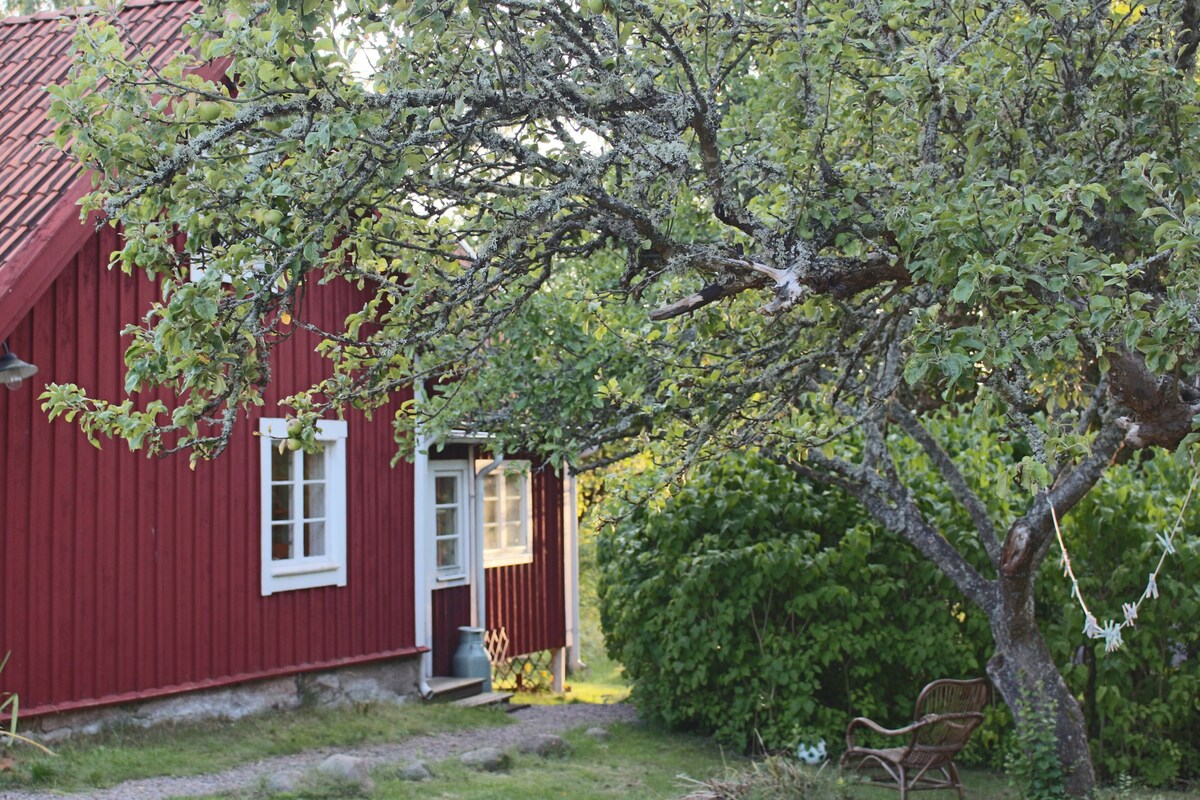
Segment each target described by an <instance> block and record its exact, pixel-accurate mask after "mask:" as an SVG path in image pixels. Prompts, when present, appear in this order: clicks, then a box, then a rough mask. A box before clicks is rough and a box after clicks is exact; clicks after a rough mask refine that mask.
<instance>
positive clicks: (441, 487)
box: [433, 467, 470, 581]
mask: <svg viewBox="0 0 1200 800" xmlns="http://www.w3.org/2000/svg"><path fill="white" fill-rule="evenodd" d="M466 481H467V471H466V470H465V469H464V468H462V467H435V468H434V470H433V526H434V528H433V537H434V547H435V550H436V558H437V576H438V579H439V580H443V581H445V580H454V579H457V578H462V577H465V576H466V574H467V561H468V559H467V541H468V537H467V536H466V533H467V530H468V529H467V525H468V523H469V521H470V516H469V515H470V508H469V507H468V505H467V486H466Z"/></svg>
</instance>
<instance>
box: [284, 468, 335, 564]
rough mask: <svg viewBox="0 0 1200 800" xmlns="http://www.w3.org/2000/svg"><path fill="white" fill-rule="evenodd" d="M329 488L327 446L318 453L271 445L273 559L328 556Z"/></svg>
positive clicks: (285, 559) (288, 559)
mask: <svg viewBox="0 0 1200 800" xmlns="http://www.w3.org/2000/svg"><path fill="white" fill-rule="evenodd" d="M328 491H329V485H328V481H327V480H326V474H325V447H324V445H322V446H321V448H320V449H319V450H317V451H316V452H315V453H306V452H304V451H302V450H295V451H292V450H288V449H287V448H286V445H285V447H284V448H282V449H280V448H279V447H274V448H272V449H271V560H272V561H291V560H296V559H302V558H313V557H316V556H324V555H325V554H326V552H327V550H328V547H327V546H326V542H325V536H326V531H327V529H326V523H327V522H328V518H327V517H326V512H327V506H326V504H325V496H326V494H327V493H328Z"/></svg>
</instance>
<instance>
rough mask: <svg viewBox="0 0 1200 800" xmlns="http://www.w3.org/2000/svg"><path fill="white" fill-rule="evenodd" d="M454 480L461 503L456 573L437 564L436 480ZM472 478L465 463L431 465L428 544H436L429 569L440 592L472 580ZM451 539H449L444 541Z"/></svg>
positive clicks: (431, 462)
mask: <svg viewBox="0 0 1200 800" xmlns="http://www.w3.org/2000/svg"><path fill="white" fill-rule="evenodd" d="M446 476H452V477H454V478H455V480H457V482H458V502H457V503H456V504H455V507H456V508H457V509H458V514H456V515H455V516H456V520H457V522H458V526H457V527H458V531H457V533H456V538H457V539H458V564H457V565H456V568H455V569H442V568H439V567H438V563H437V557H438V556H437V546H438V539H439V537H438V534H437V508H438V504H437V479H438V478H439V477H446ZM471 518H472V514H471V476H470V474H469V470H468V469H467V465H466V463H465V462H462V461H445V462H438V461H430V462H429V532H428V536H429V540H430V541H431V542H433V546H432V548H431V550H432V555H433V559H432V561H431V565H430V569H431V570H432V575H433V581H434V583H435V584H436V585H437V587H438V588H445V587H447V586H459V585H462V584H465V583H467V582H468V581H469V580H470V577H471V564H472V562H473V561H474V559H472V558H471V541H472V539H471ZM441 538H450V537H441Z"/></svg>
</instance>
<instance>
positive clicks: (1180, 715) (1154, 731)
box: [1038, 456, 1200, 786]
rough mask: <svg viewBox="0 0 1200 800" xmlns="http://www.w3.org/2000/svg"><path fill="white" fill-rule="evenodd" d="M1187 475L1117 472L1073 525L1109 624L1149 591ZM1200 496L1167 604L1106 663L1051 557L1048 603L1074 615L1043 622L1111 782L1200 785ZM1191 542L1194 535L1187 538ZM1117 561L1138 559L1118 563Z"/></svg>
mask: <svg viewBox="0 0 1200 800" xmlns="http://www.w3.org/2000/svg"><path fill="white" fill-rule="evenodd" d="M1191 474H1192V470H1191V469H1190V467H1187V466H1185V465H1180V464H1177V463H1175V462H1174V461H1173V460H1172V459H1170V458H1169V457H1163V456H1159V457H1156V458H1153V459H1149V460H1145V461H1135V462H1132V463H1128V464H1124V465H1122V466H1120V467H1118V468H1114V469H1111V470H1109V472H1108V473H1107V474H1106V476H1105V478H1104V479H1103V481H1102V482H1101V483H1100V485H1098V486H1097V487H1096V488H1095V489H1094V490H1093V491H1092V492H1091V493H1090V494H1088V496H1087V497H1086V498H1085V499H1084V501H1083V502H1082V503H1081V504H1080V506H1079V507H1078V508H1076V509H1075V511H1074V512H1072V514H1071V515H1070V516H1069V517H1068V518H1067V520H1066V524H1065V526H1064V535H1065V536H1066V540H1067V547H1068V548H1069V550H1070V552H1071V560H1072V562H1073V563H1074V565H1075V571H1076V573H1077V574H1078V575H1079V579H1080V586H1081V588H1082V590H1083V594H1084V597H1085V599H1086V600H1087V602H1088V606H1089V608H1090V609H1091V610H1092V612H1093V613H1094V614H1095V615H1096V616H1097V617H1098V618H1100V621H1101V622H1102V623H1103V621H1104V619H1106V618H1116V619H1118V620H1120V619H1121V618H1122V617H1121V604H1122V603H1127V602H1132V601H1134V600H1136V599H1137V598H1138V597H1139V596H1140V595H1141V594H1142V592H1143V591H1144V589H1145V587H1146V578H1147V575H1148V574H1149V573H1150V572H1151V570H1153V569H1154V565H1155V564H1156V563H1157V561H1158V557H1159V555H1160V553H1161V552H1162V550H1161V547H1159V545H1158V544H1157V543H1156V542H1155V536H1156V535H1157V534H1160V533H1162V532H1164V531H1166V530H1167V529H1168V528H1169V527H1170V526H1171V525H1172V524H1173V523H1174V522H1175V519H1176V517H1177V515H1178V513H1179V503H1180V500H1181V498H1182V497H1183V496H1184V494H1185V493H1186V492H1187V488H1188V481H1189V480H1190V478H1191ZM1198 526H1200V497H1193V498H1192V500H1191V503H1190V504H1189V506H1188V511H1187V515H1186V517H1185V519H1184V522H1183V528H1182V529H1181V530H1182V533H1183V534H1184V535H1183V536H1182V539H1179V538H1177V539H1176V548H1177V550H1178V553H1177V554H1176V555H1174V556H1170V557H1168V558H1167V562H1166V565H1165V567H1164V570H1163V575H1162V578H1161V579H1160V581H1159V582H1158V588H1159V593H1160V596H1159V597H1158V598H1157V599H1153V600H1149V601H1147V602H1146V603H1144V604H1143V605H1142V607H1141V610H1140V612H1139V613H1138V618H1137V622H1136V626H1135V627H1134V628H1133V629H1132V630H1129V631H1127V632H1126V634H1125V637H1124V645H1123V646H1122V648H1121V649H1120V650H1119V651H1117V652H1115V653H1109V654H1106V653H1105V652H1104V646H1103V643H1100V644H1097V643H1096V642H1095V641H1094V640H1090V639H1085V638H1084V636H1083V634H1082V630H1083V613H1082V611H1080V609H1079V606H1078V604H1077V603H1076V602H1075V601H1074V600H1073V599H1072V598H1071V597H1070V585H1069V583H1068V582H1067V581H1066V580H1065V579H1063V578H1062V577H1061V575H1060V574H1059V572H1058V569H1057V559H1055V558H1054V557H1053V556H1052V557H1051V558H1050V559H1047V562H1048V566H1047V569H1046V573H1045V574H1043V575H1042V577H1041V581H1040V583H1039V587H1038V588H1039V602H1041V603H1043V604H1045V605H1046V607H1047V608H1058V609H1064V610H1065V613H1060V614H1057V615H1055V614H1041V613H1040V612H1039V616H1040V617H1041V618H1042V619H1045V620H1053V622H1050V623H1047V624H1045V625H1044V628H1045V634H1046V639H1047V642H1049V643H1050V645H1051V647H1053V648H1054V650H1055V657H1056V660H1057V661H1058V662H1059V664H1061V665H1063V674H1064V676H1065V677H1066V679H1067V682H1068V683H1069V685H1070V686H1071V688H1072V689H1073V690H1074V691H1075V692H1076V694H1077V696H1078V697H1079V698H1080V700H1081V702H1082V705H1083V713H1084V718H1085V720H1086V721H1087V725H1088V735H1089V737H1090V739H1091V742H1092V753H1093V757H1094V760H1095V762H1096V766H1097V769H1098V770H1099V771H1100V774H1101V776H1102V777H1103V778H1105V779H1108V780H1114V779H1116V778H1117V777H1119V776H1122V775H1125V776H1131V777H1135V778H1137V779H1140V780H1141V781H1142V782H1144V783H1146V784H1149V785H1151V786H1161V785H1164V784H1168V783H1171V782H1173V781H1176V780H1179V779H1185V778H1186V779H1189V780H1192V779H1195V778H1196V777H1197V776H1198V775H1200V713H1197V712H1198V711H1200V703H1198V701H1197V698H1198V697H1200V630H1198V629H1197V627H1196V625H1195V620H1196V619H1198V618H1200V559H1198V558H1197V555H1198V551H1200V547H1198V543H1197V541H1196V539H1195V535H1194V533H1192V532H1194V531H1196V530H1197V528H1198ZM1188 534H1190V535H1188ZM1119 553H1126V554H1129V553H1134V554H1137V556H1136V557H1129V556H1128V555H1127V556H1126V558H1125V559H1121V558H1120V557H1119V556H1118V554H1119Z"/></svg>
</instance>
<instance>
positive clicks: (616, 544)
mask: <svg viewBox="0 0 1200 800" xmlns="http://www.w3.org/2000/svg"><path fill="white" fill-rule="evenodd" d="M600 562H601V567H602V570H603V572H602V582H601V613H602V615H603V620H604V624H605V630H606V632H607V634H608V640H607V641H608V646H609V649H610V651H611V653H612V655H613V657H614V658H615V659H617V660H620V661H621V662H622V663H623V664H624V665H625V669H626V674H627V675H628V676H629V677H630V679H631V680H632V682H633V686H634V692H633V696H634V699H635V700H636V701H637V702H638V704H639V706H640V707H641V708H642V709H643V711H644V712H646V713H648V714H649V715H651V716H652V717H654V718H656V719H661V720H663V721H664V722H666V723H667V724H669V725H672V726H675V727H681V728H685V729H692V730H699V731H703V732H705V733H712V734H714V735H716V736H717V737H718V738H719V739H721V740H722V741H725V742H729V743H731V744H734V745H736V746H737V747H739V748H743V749H747V748H753V747H756V746H757V745H759V744H760V743H761V745H762V746H763V747H765V748H766V749H768V750H778V749H783V748H791V747H793V746H794V745H795V744H796V743H797V742H798V740H799V739H801V738H804V739H805V740H806V741H811V740H815V739H816V738H818V737H821V738H824V739H825V740H826V741H827V742H830V743H834V742H838V741H840V740H841V735H842V733H843V732H844V731H845V726H846V721H847V718H848V716H850V715H857V714H863V715H868V716H872V717H874V718H876V719H881V720H890V721H892V722H895V723H897V724H903V722H904V721H905V715H908V719H907V721H911V714H912V708H913V703H914V701H915V699H916V693H917V692H918V691H919V690H920V688H921V687H922V686H923V685H924V684H925V683H926V682H928V681H929V680H931V679H933V678H934V677H946V676H950V675H972V674H980V672H981V671H982V668H983V657H984V653H985V652H986V641H987V636H986V630H987V629H986V626H985V624H984V623H983V622H982V620H981V619H979V617H978V615H977V614H976V613H975V612H974V611H971V610H968V609H967V608H966V607H965V606H964V605H963V604H962V603H960V602H957V601H955V600H954V594H955V593H954V591H953V590H952V588H951V587H950V586H949V585H948V582H947V581H946V579H945V578H943V577H940V576H939V574H938V572H937V571H936V570H935V569H933V568H932V567H931V566H930V565H929V564H928V563H927V562H925V561H924V560H923V559H921V558H920V556H919V555H918V554H916V553H914V552H913V551H912V550H910V549H909V548H908V547H907V546H904V545H897V544H896V543H895V541H894V540H892V539H890V538H888V537H887V536H886V535H884V534H883V532H882V531H880V530H879V528H878V527H877V526H876V525H874V524H872V523H871V522H870V521H868V519H867V518H866V515H865V513H864V512H862V511H861V510H860V509H859V507H858V506H857V504H856V503H854V502H853V501H851V500H848V498H846V497H845V496H844V495H842V494H841V493H839V492H833V491H828V490H820V489H817V488H814V487H813V486H812V485H811V484H809V483H807V482H805V481H800V480H797V479H796V476H795V475H794V474H793V473H792V472H791V471H790V470H788V469H787V468H784V467H780V466H778V465H774V464H771V463H769V462H766V461H764V460H762V459H760V458H757V457H755V456H753V455H734V456H730V457H727V458H726V459H724V460H722V461H721V462H719V463H716V464H710V465H705V466H704V467H702V468H700V469H699V470H697V472H696V473H695V474H694V475H692V476H690V478H689V479H688V481H687V482H686V483H685V484H684V485H683V486H682V488H681V489H680V490H679V491H678V492H677V493H676V494H674V495H673V496H672V497H671V498H670V499H669V500H667V501H666V502H665V504H664V505H663V507H662V508H657V509H653V510H651V509H650V508H649V507H642V508H639V509H637V510H635V511H634V512H633V513H632V514H631V515H630V516H629V517H628V519H626V520H624V521H623V522H621V523H620V524H619V525H617V526H616V527H615V528H614V529H612V530H610V531H609V532H607V533H606V534H605V535H604V537H603V538H602V541H601V550H600Z"/></svg>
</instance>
